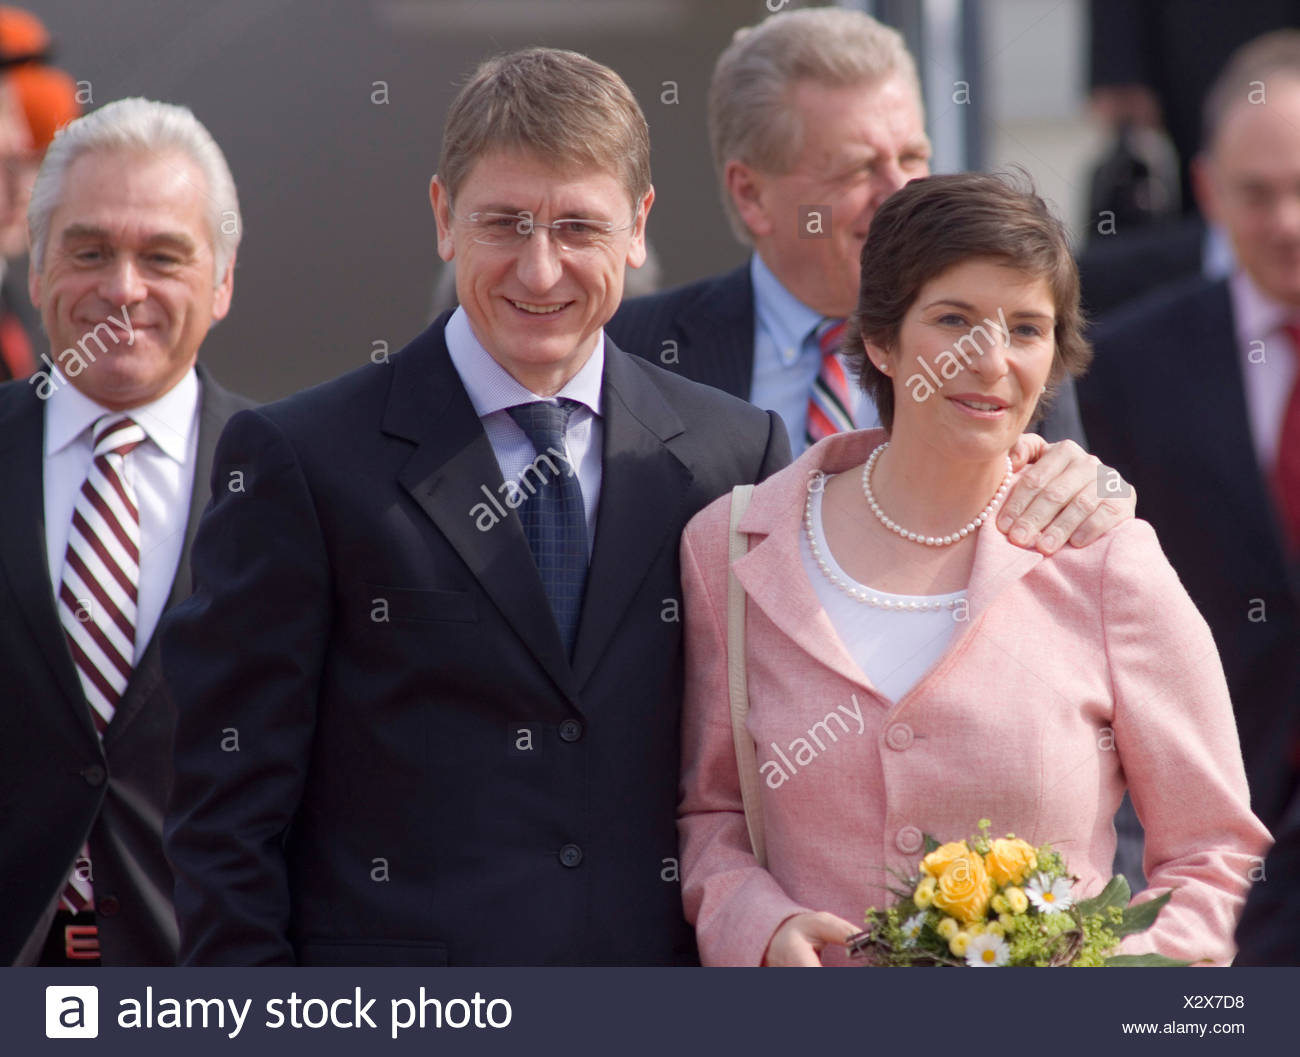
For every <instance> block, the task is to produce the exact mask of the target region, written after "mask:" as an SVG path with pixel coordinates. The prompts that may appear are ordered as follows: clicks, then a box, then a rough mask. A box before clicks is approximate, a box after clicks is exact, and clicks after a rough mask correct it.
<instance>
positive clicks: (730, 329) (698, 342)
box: [605, 262, 1086, 446]
mask: <svg viewBox="0 0 1300 1057" xmlns="http://www.w3.org/2000/svg"><path fill="white" fill-rule="evenodd" d="M605 333H607V334H609V335H610V336H611V337H612V338H613V339H614V340H615V341H616V342H618V344H619V345H621V346H622V347H623V348H625V349H627V350H628V352H632V353H635V354H636V355H638V356H641V357H643V358H645V359H647V360H649V361H650V362H651V363H657V364H659V365H660V366H661V367H664V368H666V369H667V370H670V371H673V372H675V373H677V374H680V375H681V376H682V377H683V378H689V379H691V381H693V382H703V383H704V384H705V385H711V386H713V387H714V388H715V389H721V390H722V391H723V392H725V393H730V394H731V395H732V396H738V397H740V398H741V399H742V400H748V399H749V398H750V388H751V385H752V383H753V378H754V284H753V283H752V282H751V281H750V277H749V264H748V262H747V263H745V264H743V265H741V266H740V267H739V268H736V269H735V270H734V271H730V272H727V273H726V274H724V275H715V276H713V277H712V278H709V279H701V280H699V281H698V282H694V283H688V284H686V285H685V286H679V287H677V288H676V289H674V290H667V291H665V292H663V293H659V294H651V295H649V296H648V297H637V298H633V299H632V300H630V301H624V302H623V304H622V305H621V306H620V307H619V310H618V312H617V313H615V315H614V318H613V319H612V320H610V322H609V325H608V326H607V327H606V328H605ZM1036 428H1037V429H1038V431H1039V432H1040V433H1042V435H1043V436H1044V437H1046V438H1047V439H1048V440H1051V441H1056V440H1064V439H1065V438H1067V437H1068V438H1070V439H1071V440H1074V441H1077V442H1078V443H1079V444H1080V445H1084V436H1083V426H1082V425H1081V424H1080V421H1079V407H1078V404H1077V402H1076V399H1075V394H1074V383H1073V382H1072V381H1071V380H1070V379H1068V378H1067V379H1066V382H1065V384H1064V385H1063V386H1062V387H1061V391H1060V393H1059V394H1058V395H1057V398H1056V403H1055V405H1054V406H1053V407H1052V409H1051V410H1050V411H1049V412H1048V413H1047V416H1046V417H1045V418H1044V419H1043V421H1042V422H1041V423H1040V424H1039V425H1038V427H1036ZM1085 446H1086V445H1085Z"/></svg>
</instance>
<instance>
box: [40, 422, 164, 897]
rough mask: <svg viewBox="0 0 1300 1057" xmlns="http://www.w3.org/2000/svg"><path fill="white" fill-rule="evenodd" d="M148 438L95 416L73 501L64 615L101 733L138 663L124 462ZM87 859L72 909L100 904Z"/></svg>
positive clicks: (134, 525) (134, 508)
mask: <svg viewBox="0 0 1300 1057" xmlns="http://www.w3.org/2000/svg"><path fill="white" fill-rule="evenodd" d="M144 440H145V432H144V430H143V429H141V428H140V426H138V425H136V423H135V422H134V421H133V420H132V419H130V418H128V417H126V416H125V415H121V416H109V415H106V416H104V417H103V418H101V419H99V420H98V421H97V422H96V423H95V429H94V440H93V454H92V456H91V461H90V471H89V472H88V473H87V475H86V480H85V482H84V483H83V484H82V486H81V491H80V492H79V493H77V500H76V503H75V505H74V506H73V510H72V526H71V528H70V529H69V532H68V549H67V553H66V555H65V557H64V559H63V577H62V580H61V582H60V584H59V622H60V623H61V624H62V625H63V631H64V634H65V635H66V636H67V639H68V649H69V650H70V651H71V653H72V660H73V663H74V665H75V666H76V669H77V675H78V676H79V677H80V679H81V688H82V690H83V692H84V693H85V695H86V703H87V704H88V705H89V706H90V714H91V719H92V720H93V721H94V724H95V730H96V731H97V732H98V733H99V736H100V737H101V738H102V737H103V736H104V730H105V728H107V726H108V724H109V722H110V721H111V720H112V718H113V713H114V712H115V711H116V709H117V705H118V702H119V701H121V699H122V694H123V693H125V691H126V686H127V682H128V681H129V680H130V678H131V670H132V667H133V665H134V663H135V624H136V602H137V588H138V585H139V582H140V510H139V506H138V505H137V503H136V497H135V490H134V489H133V488H132V487H131V483H130V481H129V480H128V479H127V478H126V475H125V474H124V473H123V468H124V467H123V462H124V459H125V457H126V456H127V455H128V454H130V453H131V452H132V451H134V450H135V448H136V447H137V446H139V445H140V444H142V443H143V442H144ZM88 858H89V854H88V851H87V849H86V848H85V847H83V848H82V850H81V857H80V858H79V859H78V863H77V867H76V868H74V870H73V871H72V874H71V876H70V877H69V878H68V881H67V884H66V886H65V887H64V891H63V897H62V903H61V905H62V906H63V907H64V908H65V909H67V910H71V911H73V912H76V911H79V910H84V909H86V908H87V907H92V906H94V900H93V895H92V892H91V883H90V877H89V875H88V873H89V872H88V871H84V870H83V869H82V868H81V864H82V861H83V860H87V861H88Z"/></svg>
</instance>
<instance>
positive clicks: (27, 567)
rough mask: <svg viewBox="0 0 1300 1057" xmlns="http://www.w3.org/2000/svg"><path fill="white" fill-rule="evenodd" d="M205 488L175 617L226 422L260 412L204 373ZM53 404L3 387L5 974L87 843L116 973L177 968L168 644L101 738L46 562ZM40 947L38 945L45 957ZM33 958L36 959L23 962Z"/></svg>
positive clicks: (33, 940) (140, 671)
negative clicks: (247, 411)
mask: <svg viewBox="0 0 1300 1057" xmlns="http://www.w3.org/2000/svg"><path fill="white" fill-rule="evenodd" d="M199 377H200V379H201V381H202V397H201V402H200V407H199V438H198V447H197V455H196V461H195V468H194V488H193V493H192V498H191V500H190V514H189V521H188V523H187V525H186V530H185V533H186V537H185V546H184V548H183V549H182V551H181V558H180V562H179V564H178V566H177V569H176V576H175V579H174V581H173V585H172V590H171V595H170V597H169V599H168V605H169V606H174V605H176V603H178V602H179V601H180V600H181V599H183V598H184V597H185V596H186V595H188V594H189V583H190V573H189V553H190V544H191V542H192V541H193V539H194V533H195V531H196V530H197V528H198V522H199V514H200V513H201V512H202V510H203V507H204V506H205V504H206V503H207V501H208V475H209V471H210V469H211V465H212V453H213V451H214V450H215V448H216V444H217V437H218V436H219V435H220V433H221V430H222V428H223V427H224V426H225V424H226V420H227V419H228V418H230V416H231V415H232V414H234V413H235V412H236V411H238V410H240V409H242V408H245V407H249V406H251V404H250V402H249V401H247V400H245V399H243V398H242V397H239V396H235V395H234V394H233V393H229V392H227V391H226V390H225V389H222V388H221V387H220V386H219V385H217V383H216V382H214V381H213V380H212V378H211V377H210V376H209V375H208V374H207V373H206V372H205V371H204V370H203V369H202V368H199ZM44 409H45V405H44V404H43V403H42V401H41V400H40V399H38V398H37V396H36V390H35V388H34V387H33V386H31V385H30V384H28V383H27V382H11V383H9V384H7V385H4V386H0V495H3V496H4V497H5V508H4V514H3V516H0V672H2V673H3V674H2V675H0V906H2V907H4V911H3V913H0V963H2V964H5V965H8V964H10V963H12V962H13V961H14V959H15V958H19V957H20V952H22V957H23V959H24V961H26V960H27V959H28V958H30V957H34V956H38V955H39V953H40V950H39V944H40V943H41V942H42V941H43V939H44V937H45V935H46V933H47V932H48V931H49V925H50V921H51V918H52V916H53V914H54V911H55V909H57V903H58V897H59V893H60V892H61V891H62V889H63V883H64V881H65V880H66V879H67V876H68V873H69V871H70V870H71V869H72V866H73V863H74V860H75V859H76V857H77V853H78V852H79V851H80V849H81V845H82V842H83V841H85V840H87V835H89V842H90V863H91V871H92V881H93V884H94V888H95V899H96V903H97V920H98V924H99V942H100V950H101V952H102V957H103V961H104V964H105V965H171V964H172V963H173V961H174V959H175V956H176V923H175V919H174V916H173V913H172V902H171V888H172V876H171V870H170V868H169V867H168V865H167V863H166V861H165V860H164V858H163V854H162V822H163V810H164V807H165V806H166V799H167V790H168V786H169V784H170V778H171V739H172V726H173V711H172V707H171V704H170V702H169V701H168V699H167V694H166V691H165V688H164V686H163V683H162V665H161V663H160V661H159V656H158V654H159V647H158V634H157V632H156V631H155V634H154V636H153V638H152V639H151V640H150V642H149V646H148V648H147V650H146V651H145V653H144V654H143V656H142V657H141V659H140V663H139V664H138V665H137V666H136V668H135V672H134V674H133V675H132V677H131V681H130V683H129V684H128V686H127V689H126V693H125V694H124V695H123V698H122V701H121V702H120V704H119V705H118V708H117V711H116V713H115V714H114V716H113V719H112V722H110V723H109V725H108V728H107V730H106V731H105V732H104V738H103V741H102V743H101V741H100V739H99V738H98V737H97V736H96V734H95V728H94V725H93V724H92V722H91V718H90V709H89V707H88V706H87V704H86V699H85V696H84V694H83V692H82V689H81V683H80V680H79V679H78V676H77V672H76V669H75V668H74V667H73V663H72V658H71V655H70V654H69V652H68V647H67V640H66V639H65V637H64V634H63V628H62V626H61V625H60V624H59V616H58V612H57V610H56V608H55V605H54V590H53V587H52V586H51V582H50V574H49V569H48V563H47V560H46V554H45V506H44V491H43V487H42V480H43V473H42V453H43V450H44V437H45V434H44V422H45V416H44ZM30 944H36V945H37V946H36V948H35V950H34V951H33V950H32V949H31V947H30ZM25 946H27V947H28V950H27V951H24V947H25Z"/></svg>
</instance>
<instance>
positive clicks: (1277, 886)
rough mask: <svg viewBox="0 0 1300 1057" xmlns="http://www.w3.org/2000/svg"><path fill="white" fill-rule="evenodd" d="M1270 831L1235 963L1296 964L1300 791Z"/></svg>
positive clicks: (1299, 949) (1299, 957)
mask: <svg viewBox="0 0 1300 1057" xmlns="http://www.w3.org/2000/svg"><path fill="white" fill-rule="evenodd" d="M1274 834H1275V836H1276V837H1277V843H1276V844H1274V845H1273V848H1272V850H1271V851H1270V852H1269V853H1268V858H1267V859H1265V860H1264V867H1263V871H1262V872H1261V874H1260V876H1259V877H1258V878H1257V883H1256V884H1255V885H1254V887H1252V888H1251V890H1250V895H1249V896H1248V897H1247V898H1246V906H1245V908H1244V909H1243V910H1242V913H1241V921H1240V922H1239V923H1238V925H1237V957H1236V959H1235V960H1234V961H1233V963H1232V964H1233V965H1300V793H1297V794H1296V795H1295V796H1293V797H1292V798H1291V804H1290V806H1289V807H1288V808H1287V810H1286V812H1285V813H1284V814H1283V815H1282V817H1281V819H1280V820H1279V821H1278V823H1277V828H1276V829H1275V830H1274Z"/></svg>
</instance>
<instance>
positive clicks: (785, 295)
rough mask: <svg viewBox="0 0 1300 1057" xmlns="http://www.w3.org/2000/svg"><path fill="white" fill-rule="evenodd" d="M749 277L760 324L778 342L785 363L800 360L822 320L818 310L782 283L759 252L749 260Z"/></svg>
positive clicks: (755, 310) (777, 345)
mask: <svg viewBox="0 0 1300 1057" xmlns="http://www.w3.org/2000/svg"><path fill="white" fill-rule="evenodd" d="M749 277H750V281H751V282H752V283H753V285H754V312H755V314H756V315H757V316H758V320H759V323H760V324H761V325H762V327H763V329H764V330H766V331H767V333H768V334H769V335H770V336H771V338H772V340H773V341H774V342H775V343H776V347H777V349H778V350H779V351H780V353H781V358H782V360H784V361H785V362H786V363H792V362H793V361H794V360H796V359H798V357H799V353H800V352H801V351H802V349H803V343H804V340H805V339H806V338H807V337H808V335H809V334H810V333H811V332H812V331H813V330H815V329H816V327H817V324H819V323H820V322H821V321H822V315H821V313H820V312H816V311H814V310H813V309H811V308H809V307H808V306H807V305H805V304H804V303H803V302H802V301H800V300H799V299H798V298H797V297H795V296H794V294H792V293H790V291H789V290H787V289H786V288H785V287H784V286H782V285H781V280H779V279H778V278H777V277H776V276H775V275H773V274H772V270H771V269H770V268H769V267H768V266H767V265H766V264H764V263H763V258H761V257H760V256H759V255H758V254H757V253H755V254H754V255H753V256H752V257H751V258H750V259H749Z"/></svg>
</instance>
